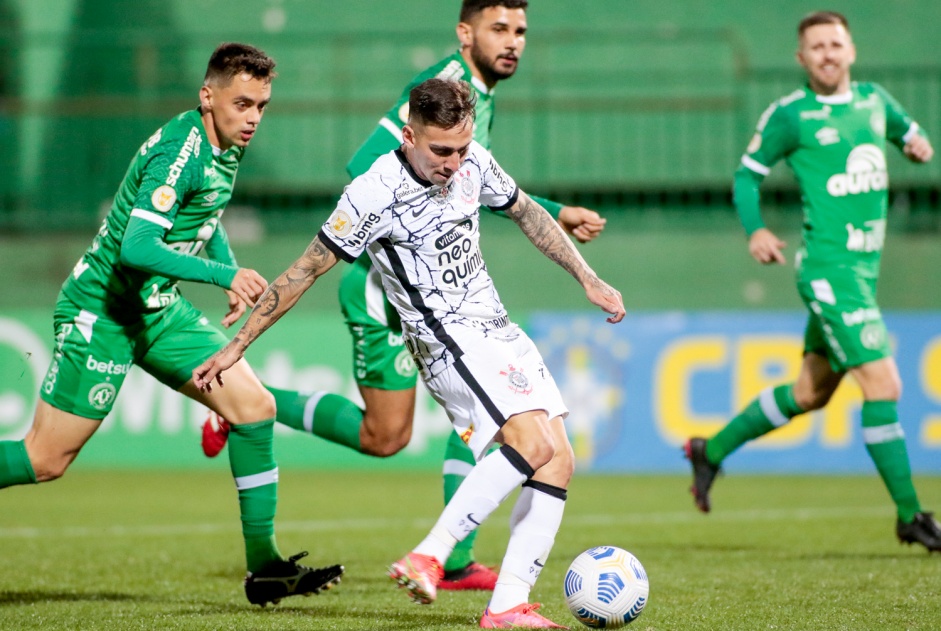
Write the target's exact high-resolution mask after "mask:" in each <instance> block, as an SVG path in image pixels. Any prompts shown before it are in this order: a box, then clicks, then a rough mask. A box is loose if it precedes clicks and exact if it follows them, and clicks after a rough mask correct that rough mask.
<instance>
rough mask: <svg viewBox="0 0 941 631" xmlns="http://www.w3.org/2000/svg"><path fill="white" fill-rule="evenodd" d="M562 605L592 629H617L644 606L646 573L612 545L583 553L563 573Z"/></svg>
mask: <svg viewBox="0 0 941 631" xmlns="http://www.w3.org/2000/svg"><path fill="white" fill-rule="evenodd" d="M564 590H565V602H566V604H568V606H569V609H571V610H572V615H573V616H575V617H576V618H577V619H578V621H579V622H581V623H582V624H584V625H585V626H587V627H591V628H593V629H617V628H619V627H623V626H624V625H626V624H628V623H629V622H631V621H632V620H634V618H636V617H637V616H639V615H640V612H642V611H643V610H644V605H646V604H647V594H648V593H649V592H650V583H649V582H648V581H647V572H646V571H645V570H644V566H643V565H641V564H640V561H638V560H637V557H635V556H634V555H633V554H631V553H630V552H628V551H627V550H622V549H621V548H616V547H614V546H598V547H597V548H591V549H589V550H585V551H584V552H582V553H581V554H579V555H578V556H577V557H575V560H574V561H572V565H570V566H569V571H568V572H566V573H565V586H564Z"/></svg>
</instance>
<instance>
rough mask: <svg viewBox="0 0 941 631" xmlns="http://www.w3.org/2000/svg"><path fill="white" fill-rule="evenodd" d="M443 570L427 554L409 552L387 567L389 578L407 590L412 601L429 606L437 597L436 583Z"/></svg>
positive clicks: (439, 579)
mask: <svg viewBox="0 0 941 631" xmlns="http://www.w3.org/2000/svg"><path fill="white" fill-rule="evenodd" d="M443 576H444V568H442V567H441V564H440V563H439V562H438V559H436V558H434V557H433V556H429V555H427V554H417V553H415V552H409V553H408V554H407V555H405V556H404V557H403V558H401V559H399V560H398V561H396V562H395V563H393V564H392V566H391V567H389V578H391V579H392V580H393V581H395V582H397V583H398V584H399V587H404V588H405V589H407V590H408V594H409V596H410V597H411V599H412V600H414V601H415V602H417V603H419V604H421V605H430V604H431V603H433V602H434V601H435V598H436V597H437V595H438V583H440V582H441V578H442V577H443Z"/></svg>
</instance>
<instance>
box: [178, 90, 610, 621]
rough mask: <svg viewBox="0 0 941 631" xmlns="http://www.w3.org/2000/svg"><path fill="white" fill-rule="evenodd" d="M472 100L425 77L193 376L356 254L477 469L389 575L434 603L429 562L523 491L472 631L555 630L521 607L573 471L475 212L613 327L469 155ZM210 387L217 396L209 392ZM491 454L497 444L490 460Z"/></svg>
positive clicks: (497, 180)
mask: <svg viewBox="0 0 941 631" xmlns="http://www.w3.org/2000/svg"><path fill="white" fill-rule="evenodd" d="M474 101H475V94H474V90H473V89H472V88H471V87H470V86H469V85H468V83H466V82H464V81H455V80H452V79H441V78H431V79H428V80H427V81H424V82H422V83H421V84H419V85H418V86H417V87H415V88H414V89H413V90H412V92H411V97H410V100H409V120H408V124H407V125H406V126H405V127H404V128H403V130H402V135H403V143H402V145H401V147H400V148H398V149H396V150H394V151H390V152H389V153H387V154H385V155H384V156H382V157H380V158H379V159H378V160H376V161H375V163H374V164H373V166H372V167H371V168H370V169H369V170H368V171H367V172H366V173H365V174H363V175H361V176H359V177H357V178H356V179H354V180H353V182H352V183H351V184H350V185H349V186H348V187H347V188H346V190H345V192H344V193H343V196H342V197H341V198H340V201H339V203H338V205H337V208H336V210H335V211H334V212H333V215H331V217H330V219H329V220H328V221H327V222H326V223H325V224H324V226H323V228H321V230H320V232H319V233H318V234H317V236H316V237H315V238H314V240H313V241H312V242H311V244H310V245H309V246H308V248H307V251H306V252H305V253H304V254H303V256H301V258H299V259H298V260H297V261H296V262H295V263H294V264H293V265H292V266H291V267H290V268H288V270H287V271H285V272H284V273H283V274H281V276H279V277H278V278H277V279H276V280H275V281H274V282H273V283H272V284H271V286H270V287H269V288H268V290H267V291H266V292H265V294H264V295H263V296H262V297H261V298H260V299H259V302H258V305H257V306H256V307H255V309H253V310H252V313H251V315H250V316H249V318H248V320H247V321H246V322H245V324H244V325H243V326H242V328H241V330H240V331H239V332H238V333H237V334H236V336H235V338H234V339H233V340H232V341H231V342H230V343H229V344H228V345H227V346H226V347H225V348H224V349H223V350H221V351H220V352H218V353H216V354H215V355H213V356H212V357H211V358H210V359H209V360H208V361H206V362H205V363H204V364H203V365H201V366H199V367H198V368H196V370H195V371H194V372H193V377H194V383H195V384H196V386H197V387H202V388H206V389H211V387H212V382H213V380H214V379H218V378H219V377H220V376H221V374H220V373H221V372H222V371H223V370H227V369H228V368H229V367H230V366H233V365H237V363H238V362H240V361H242V359H241V358H242V356H243V355H244V353H245V351H246V349H247V348H248V347H249V345H250V344H251V343H252V342H253V341H254V340H256V339H257V338H258V336H260V335H261V334H262V333H263V332H264V331H265V330H267V329H268V327H270V326H271V325H272V324H274V323H275V322H276V321H277V320H278V319H279V318H280V317H281V316H283V315H284V314H285V313H286V312H287V311H288V310H289V309H290V308H291V307H292V306H293V305H294V304H296V303H297V300H299V299H300V297H301V295H303V293H304V292H305V291H307V289H309V288H310V287H311V285H313V283H314V282H315V281H316V280H317V278H318V277H319V276H321V275H323V274H324V273H326V272H327V271H328V270H329V269H330V268H331V267H333V266H334V265H335V264H336V262H337V259H338V258H341V259H343V260H345V261H347V262H349V263H353V262H354V261H356V259H357V258H359V257H361V256H362V255H363V254H364V253H367V252H368V256H369V257H370V259H371V260H372V263H373V267H374V269H376V270H377V271H378V273H379V274H380V276H381V281H382V283H383V286H384V288H385V290H386V292H387V295H388V297H389V300H390V302H391V303H392V304H393V305H394V307H395V309H396V311H397V312H398V314H399V317H400V321H401V323H402V330H403V332H404V336H405V344H406V346H407V348H408V349H409V350H410V352H411V353H412V355H413V357H414V358H415V361H416V363H417V365H418V368H419V372H420V373H421V376H422V381H423V382H424V383H425V386H426V387H427V388H428V390H429V391H430V392H431V394H432V396H433V397H434V398H435V400H436V401H438V403H440V404H441V405H442V406H443V407H444V408H445V411H446V412H447V414H448V418H450V419H451V422H452V423H453V425H454V430H455V432H456V433H459V434H460V436H461V438H462V439H463V441H464V442H465V443H466V444H467V445H468V446H469V448H470V449H471V450H472V453H473V454H474V457H475V458H476V459H478V460H479V462H478V463H477V464H476V466H474V467H472V468H471V471H470V473H469V474H468V476H467V478H466V479H465V480H464V483H463V484H462V485H461V486H460V488H459V489H458V490H457V492H456V493H455V494H454V496H453V497H452V498H451V501H450V502H448V504H447V506H446V507H445V509H444V511H443V512H442V513H441V516H440V518H439V519H438V521H437V523H436V524H435V526H434V527H433V528H432V530H431V532H430V533H429V535H428V536H427V537H426V538H425V539H424V540H423V541H422V542H421V543H420V544H419V545H418V546H417V547H416V548H414V549H413V550H412V552H410V553H409V554H408V555H406V556H405V557H404V558H402V559H401V560H399V561H397V562H396V563H394V564H393V565H392V567H391V568H390V570H389V574H390V576H391V577H392V578H393V579H395V580H396V581H397V582H399V583H400V584H401V585H402V586H404V587H406V588H407V589H408V591H409V593H410V595H411V597H412V598H413V600H415V601H416V602H419V603H422V604H428V603H431V602H432V601H434V600H435V597H436V593H437V586H438V584H439V582H440V581H441V579H442V577H443V574H444V571H443V568H442V563H443V561H444V560H445V559H447V558H448V557H449V555H450V554H451V551H452V550H453V549H454V547H455V546H456V545H457V543H458V542H459V541H460V540H462V539H464V538H465V537H466V536H467V535H468V534H470V533H471V532H473V531H474V530H475V529H476V528H477V526H479V525H480V524H481V523H482V522H483V521H484V520H485V519H486V518H487V517H488V516H489V515H490V514H491V513H492V512H493V511H494V510H495V509H496V508H497V507H498V506H499V505H500V504H501V503H502V502H503V501H504V500H505V499H506V498H507V497H508V496H509V495H510V493H511V492H512V491H513V490H514V489H516V488H517V487H519V486H520V485H522V487H523V488H522V490H521V491H520V494H519V497H518V499H517V501H516V504H515V505H514V508H513V513H512V515H511V517H510V540H509V543H508V545H507V550H506V556H505V557H504V559H503V563H502V565H501V569H500V575H499V578H498V580H497V583H496V587H495V589H494V591H493V596H492V598H491V600H490V604H489V606H488V608H487V610H486V611H485V612H484V615H483V617H482V619H481V621H480V626H481V627H484V628H498V629H509V628H561V627H559V626H558V625H556V624H554V623H552V622H551V621H549V620H548V619H546V618H544V617H542V616H541V615H539V614H538V613H536V609H538V607H539V605H538V604H530V603H529V594H530V590H531V589H532V586H533V585H534V584H535V582H536V579H537V578H538V576H539V573H540V570H541V568H542V567H543V565H544V564H545V561H546V558H547V557H548V555H549V552H550V550H551V549H552V545H553V543H554V541H555V535H556V533H557V531H558V528H559V525H560V524H561V521H562V513H563V510H564V506H565V500H566V496H567V491H566V488H567V487H568V483H569V480H570V479H571V476H572V472H573V470H574V467H575V458H574V454H573V453H572V447H571V445H570V444H569V442H568V437H567V436H566V433H565V426H564V424H563V418H564V417H565V415H566V414H567V410H566V408H565V405H564V403H563V402H562V397H561V395H560V394H559V391H558V388H557V387H556V385H555V382H554V381H553V379H552V377H551V375H550V374H549V372H548V370H546V368H545V365H544V364H543V362H542V358H541V356H540V355H539V351H538V350H537V349H536V346H535V345H534V344H533V343H532V341H531V340H530V339H529V338H528V337H527V336H526V334H525V333H524V332H523V331H522V330H521V329H520V328H519V327H517V326H516V325H515V324H513V323H512V322H510V320H509V318H508V316H507V313H506V309H505V308H504V307H503V304H502V303H501V302H500V298H499V296H498V295H497V292H496V289H495V288H494V286H493V281H492V280H491V278H490V276H489V274H488V273H487V267H486V265H485V264H484V261H483V258H482V256H481V250H480V214H479V208H480V206H481V205H482V204H483V205H487V206H490V207H491V208H497V209H500V210H503V211H504V212H506V214H507V215H508V216H509V217H510V218H511V219H512V220H513V221H514V222H516V224H517V225H518V226H519V227H520V229H521V230H522V232H523V233H524V234H525V235H526V236H527V237H528V238H529V239H530V241H531V242H532V243H533V245H535V246H536V248H537V249H539V251H541V252H542V253H543V254H545V255H546V256H547V257H548V258H549V259H551V260H553V261H555V262H556V263H558V264H559V265H560V266H561V267H562V268H563V269H565V270H566V271H568V272H569V273H570V274H571V275H572V276H573V277H574V278H575V279H576V280H577V281H578V283H579V284H580V285H581V286H582V287H583V289H584V290H585V293H586V297H587V298H588V300H589V301H590V302H591V303H593V304H595V305H597V306H599V307H601V308H602V309H603V310H604V311H606V312H607V313H609V314H610V317H609V318H608V321H609V322H612V323H616V322H620V321H621V320H622V319H623V317H624V305H623V303H622V301H621V295H620V294H619V293H618V292H617V291H615V290H614V289H612V288H611V287H610V286H608V285H607V284H606V283H604V282H602V281H601V280H600V279H599V278H598V277H597V275H595V273H594V272H593V271H592V270H591V268H590V267H589V266H588V265H587V263H585V261H584V260H583V259H582V257H581V255H579V253H578V250H577V249H576V248H575V246H574V245H572V243H571V241H570V240H569V239H568V238H567V237H566V236H565V233H564V232H563V231H562V229H561V228H560V227H559V225H558V224H557V223H556V222H555V221H554V220H553V218H552V217H551V216H550V215H549V214H548V213H547V212H546V211H545V210H544V209H543V208H542V207H541V206H539V204H537V203H536V202H534V201H533V200H532V199H531V198H530V197H529V196H527V195H526V193H524V192H523V191H521V190H520V189H519V187H517V185H516V183H515V182H514V181H513V179H512V178H511V177H509V176H508V175H507V174H506V173H505V172H504V171H503V170H502V169H501V168H500V165H499V164H497V162H496V161H495V160H494V159H493V158H492V157H491V155H490V153H489V152H488V151H487V150H486V149H484V148H483V147H482V146H481V145H480V144H479V143H477V142H474V140H473V133H474V114H475V109H474V105H475V103H474ZM219 384H220V385H221V384H222V381H221V379H219ZM494 443H499V444H501V445H502V447H500V448H499V449H497V450H495V451H492V452H490V453H489V454H488V451H489V449H490V447H491V446H492V445H493V444H494Z"/></svg>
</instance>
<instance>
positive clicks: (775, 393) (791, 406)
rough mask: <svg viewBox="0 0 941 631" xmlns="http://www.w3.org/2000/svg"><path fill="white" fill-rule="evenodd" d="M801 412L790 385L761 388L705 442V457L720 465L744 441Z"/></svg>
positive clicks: (785, 421) (756, 436)
mask: <svg viewBox="0 0 941 631" xmlns="http://www.w3.org/2000/svg"><path fill="white" fill-rule="evenodd" d="M803 412H804V410H802V409H801V408H800V407H798V405H797V403H795V402H794V387H793V384H788V385H784V386H778V387H777V388H765V389H764V390H762V391H761V394H759V395H758V398H757V399H755V400H754V401H752V402H751V403H749V404H748V406H747V407H746V408H745V409H744V410H742V412H741V413H740V414H739V415H738V416H736V417H735V418H733V419H732V420H731V421H729V424H728V425H726V426H725V427H723V428H722V430H720V431H719V433H718V434H716V435H715V436H713V437H712V438H710V439H709V440H708V441H707V442H706V458H707V459H708V460H709V462H711V463H712V464H714V465H718V464H721V463H722V461H723V460H724V459H725V458H726V456H728V455H729V454H730V453H732V452H733V451H735V450H736V449H738V448H739V447H741V446H742V445H744V444H745V443H747V442H748V441H750V440H754V439H755V438H758V437H759V436H763V435H765V434H767V433H768V432H770V431H771V430H773V429H775V428H777V427H781V426H782V425H784V424H785V423H787V422H788V421H790V420H791V419H792V418H794V417H795V416H797V415H798V414H801V413H803Z"/></svg>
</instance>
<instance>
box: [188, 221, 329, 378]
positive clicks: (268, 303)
mask: <svg viewBox="0 0 941 631" xmlns="http://www.w3.org/2000/svg"><path fill="white" fill-rule="evenodd" d="M336 262H337V258H336V256H335V255H334V254H333V252H331V251H330V250H329V249H328V248H327V247H326V246H324V244H323V243H322V242H321V241H320V238H319V237H314V240H313V241H311V242H310V245H308V246H307V250H305V251H304V254H303V255H301V257H300V258H299V259H297V260H296V261H294V263H293V264H292V265H291V267H289V268H288V269H287V270H285V271H284V272H283V273H282V274H281V275H280V276H278V277H277V278H276V279H275V280H274V282H273V283H271V284H270V285H268V289H267V290H266V291H265V293H264V294H262V296H261V298H259V299H258V302H257V304H256V305H255V308H254V309H252V312H251V314H249V316H248V320H246V321H245V324H243V325H242V328H241V329H239V332H238V333H236V334H235V337H234V338H233V339H232V341H230V342H229V343H228V344H226V345H225V347H224V348H223V349H222V350H220V351H219V352H218V353H216V354H215V355H213V356H212V357H210V358H209V359H207V360H206V361H205V362H203V363H202V364H201V365H200V366H197V367H196V369H195V370H193V383H194V384H195V385H196V387H197V388H199V389H200V390H204V391H207V392H208V391H212V382H213V380H215V381H218V382H219V385H220V386H222V385H224V384H223V380H222V372H223V371H224V370H227V369H229V368H231V367H232V366H233V365H234V364H235V363H236V362H237V361H238V360H240V359H241V358H242V356H243V355H245V351H246V350H247V349H248V347H249V346H250V345H251V344H252V342H254V341H255V340H256V339H258V338H259V337H260V336H261V334H262V333H264V332H265V331H267V330H268V328H270V327H271V326H272V325H273V324H274V323H275V322H277V321H278V320H279V319H280V318H281V316H283V315H284V314H285V313H287V312H288V311H289V310H290V309H291V307H293V306H294V305H295V304H297V301H298V300H299V299H300V297H301V296H303V295H304V292H306V291H307V290H308V289H310V287H311V286H312V285H313V284H314V282H315V281H316V280H317V279H318V278H319V277H320V276H322V275H323V274H325V273H326V272H327V271H329V270H330V268H332V267H333V266H334V265H336Z"/></svg>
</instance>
